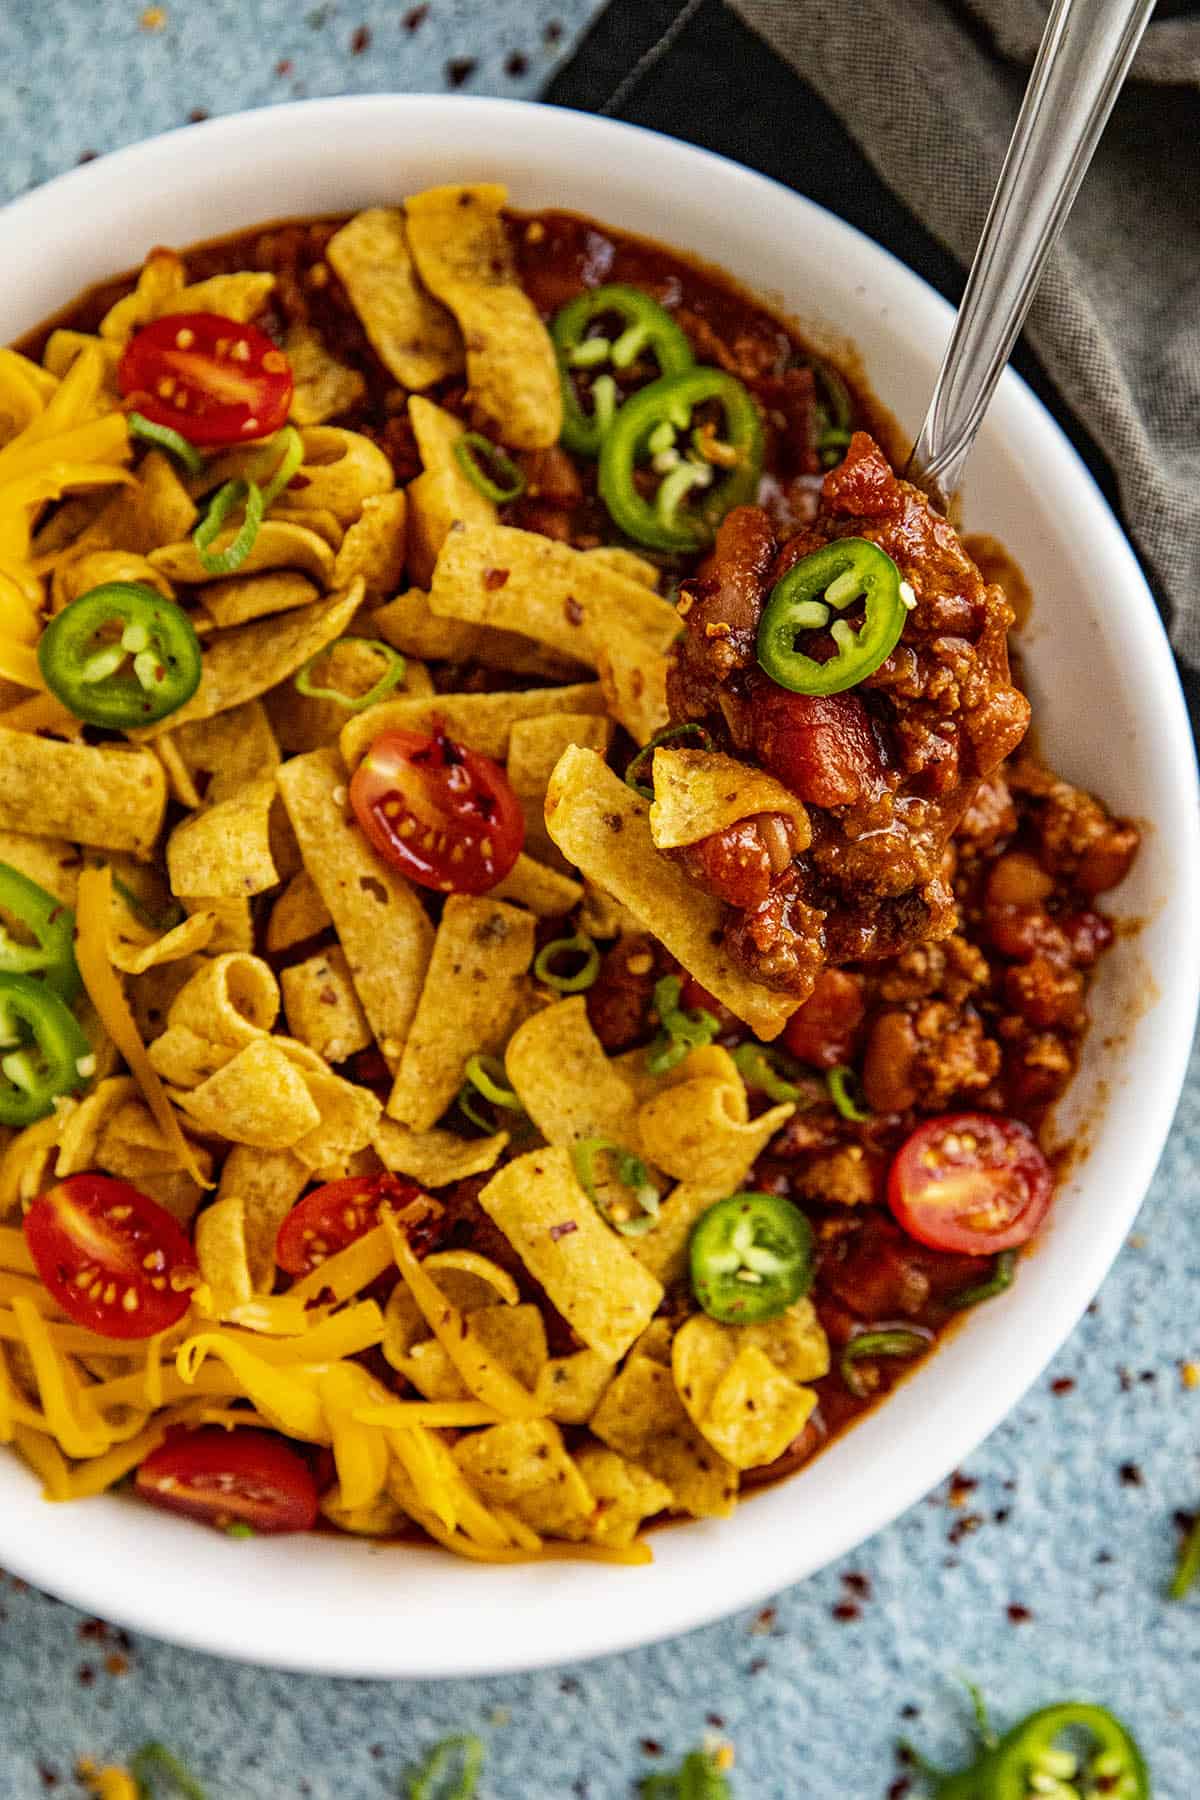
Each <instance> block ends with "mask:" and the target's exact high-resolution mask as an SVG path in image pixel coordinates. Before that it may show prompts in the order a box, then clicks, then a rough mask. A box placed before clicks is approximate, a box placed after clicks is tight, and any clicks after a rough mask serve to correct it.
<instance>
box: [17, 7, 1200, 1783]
mask: <svg viewBox="0 0 1200 1800" xmlns="http://www.w3.org/2000/svg"><path fill="white" fill-rule="evenodd" d="M144 10H145V9H144V8H143V7H142V6H140V5H139V4H138V0H42V3H41V4H38V5H36V6H35V5H31V4H26V3H24V0H18V3H14V0H7V4H2V3H0V67H2V68H3V69H4V70H5V72H6V73H5V79H4V82H3V85H2V87H0V151H2V155H0V191H2V192H3V193H5V194H15V193H17V192H19V191H21V190H22V189H23V188H25V187H27V186H29V185H30V184H31V183H34V182H37V181H41V180H44V179H45V178H46V177H48V176H49V175H52V174H54V173H56V172H58V170H60V169H63V168H66V167H69V166H70V165H71V164H72V163H73V162H75V161H76V160H77V159H78V158H79V156H80V155H81V154H83V153H84V152H87V151H97V152H99V151H103V150H106V149H110V148H114V147H115V146H117V145H118V144H122V143H126V142H129V141H132V140H134V139H136V138H139V137H142V136H146V135H148V134H150V133H152V132H155V131H159V130H162V129H165V128H167V127H168V126H171V125H175V124H179V123H181V122H183V121H184V120H186V118H187V117H188V115H189V114H190V113H191V112H192V111H193V110H194V109H202V110H204V111H206V112H208V113H212V114H216V113H220V112H231V111H235V110H237V109H238V108H240V107H244V106H250V105H259V104H265V103H268V102H271V101H275V100H284V99H289V98H291V97H293V96H295V95H297V94H323V93H334V92H340V91H346V90H353V91H370V90H373V89H398V88H408V89H432V90H435V91H436V90H438V89H441V88H443V87H445V86H446V85H447V84H448V80H449V78H448V76H447V74H446V66H447V64H448V63H449V62H450V61H451V60H452V59H455V58H460V57H465V58H473V59H475V63H476V66H475V69H474V70H473V71H472V72H471V73H470V74H469V75H468V76H467V78H466V86H467V87H468V89H469V90H474V91H480V92H494V93H503V94H514V95H519V94H532V93H535V92H536V91H537V89H538V87H539V86H540V84H541V83H542V82H543V81H544V79H545V78H546V76H547V75H548V73H549V72H550V69H551V67H552V66H553V63H554V60H555V58H556V57H557V56H558V55H560V54H562V53H563V52H565V50H566V49H567V48H568V47H569V44H570V41H571V39H572V37H573V36H574V34H575V33H576V32H577V31H578V30H579V28H580V27H581V26H582V25H583V24H584V22H585V21H586V19H587V17H588V15H589V13H590V12H591V11H592V10H593V7H592V5H591V0H488V4H487V5H486V7H484V6H481V5H475V4H472V3H471V0H432V5H431V7H430V9H429V12H428V16H427V17H426V18H425V19H424V21H423V22H422V23H420V24H419V25H418V26H417V28H416V29H415V30H410V29H408V28H406V26H405V23H404V19H405V14H406V13H408V12H409V11H410V8H409V7H408V6H406V5H405V4H403V0H401V3H387V0H338V3H337V4H326V5H312V6H305V4H304V3H303V0H301V3H300V4H297V5H289V4H287V3H286V0H241V3H240V4H233V3H232V0H206V3H205V4H201V3H200V0H173V3H169V4H168V5H167V6H166V8H165V12H166V15H167V16H166V22H165V25H164V26H163V28H162V29H161V30H149V29H145V28H143V26H142V25H141V24H140V19H141V16H142V14H143V12H144ZM364 25H365V26H366V27H368V28H369V31H370V42H369V44H368V45H367V46H366V47H365V48H364V49H362V50H361V51H360V52H359V53H358V54H354V53H353V52H352V43H353V42H355V41H361V34H360V37H359V39H357V40H356V39H355V33H356V32H358V30H359V27H361V26H364ZM552 25H557V26H559V27H560V28H561V30H560V33H555V32H554V31H551V32H550V38H551V40H553V41H550V42H548V41H547V28H548V27H551V26H552ZM514 53H516V54H517V55H519V56H523V57H524V58H526V60H527V66H526V68H525V70H524V72H516V73H514V72H511V71H512V70H514V69H518V68H519V65H517V64H514V63H512V62H511V61H510V59H511V58H512V57H513V56H514ZM284 64H287V65H290V66H288V67H284V66H283V65H284ZM506 65H507V67H506ZM267 210H269V208H268V209H267ZM1198 1153H1200V1059H1198V1060H1197V1061H1196V1062H1195V1063H1194V1065H1193V1070H1192V1077H1191V1081H1190V1085H1189V1088H1188V1090H1187V1093H1186V1095H1185V1099H1184V1103H1183V1106H1182V1109H1181V1112H1180V1116H1179V1119H1178V1120H1177V1123H1176V1127H1175V1131H1174V1134H1173V1137H1172V1140H1171V1143H1170V1146H1169V1148H1168V1151H1167V1154H1166V1157H1165V1159H1164V1162H1163V1166H1162V1168H1161V1169H1160V1171H1159V1174H1158V1177H1157V1180H1156V1182H1155V1184H1154V1188H1153V1191H1152V1193H1151V1196H1150V1199H1149V1201H1148V1202H1147V1205H1146V1208H1145V1211H1144V1212H1143V1214H1142V1217H1141V1219H1140V1220H1139V1223H1138V1226H1137V1233H1136V1236H1135V1238H1133V1239H1132V1240H1131V1241H1130V1245H1129V1247H1128V1248H1127V1249H1126V1250H1125V1252H1124V1254H1123V1255H1122V1257H1121V1259H1120V1261H1119V1263H1118V1265H1117V1267H1116V1268H1115V1270H1114V1271H1113V1273H1112V1275H1111V1276H1110V1277H1109V1280H1108V1281H1107V1283H1106V1284H1105V1287H1104V1289H1103V1291H1102V1292H1101V1294H1100V1296H1099V1299H1098V1301H1097V1303H1096V1306H1095V1307H1094V1308H1093V1310H1092V1312H1091V1313H1090V1314H1089V1316H1088V1317H1087V1318H1086V1319H1085V1320H1084V1321H1083V1323H1082V1324H1081V1325H1080V1327H1079V1329H1078V1330H1077V1331H1076V1333H1075V1334H1074V1336H1073V1337H1072V1339H1071V1341H1070V1343H1069V1344H1068V1345H1067V1347H1066V1348H1065V1350H1064V1351H1063V1352H1062V1354H1061V1355H1060V1357H1059V1358H1058V1360H1057V1362H1056V1364H1055V1366H1054V1367H1053V1368H1052V1369H1051V1370H1050V1371H1049V1372H1048V1373H1047V1375H1046V1377H1045V1378H1044V1379H1043V1380H1042V1381H1041V1382H1040V1383H1039V1384H1038V1386H1037V1388H1036V1389H1035V1391H1034V1392H1033V1393H1031V1394H1030V1395H1029V1396H1028V1397H1027V1398H1026V1400H1025V1401H1024V1402H1023V1403H1022V1405H1021V1406H1020V1407H1018V1409H1017V1410H1016V1412H1015V1413H1014V1414H1013V1415H1012V1416H1011V1417H1010V1418H1009V1419H1008V1420H1007V1421H1006V1423H1005V1424H1004V1425H1003V1426H1002V1427H1001V1428H1000V1430H999V1431H997V1432H996V1433H995V1434H994V1435H993V1437H992V1438H991V1439H989V1441H988V1442H987V1443H986V1444H985V1445H984V1446H983V1447H982V1449H981V1450H980V1451H979V1452H978V1453H977V1454H976V1455H975V1456H974V1457H972V1458H971V1460H970V1463H969V1465H968V1467H967V1469H966V1470H965V1471H964V1473H965V1475H966V1476H967V1477H968V1478H969V1481H970V1482H973V1483H974V1484H975V1485H974V1486H969V1485H968V1483H967V1482H963V1483H961V1484H960V1486H959V1488H958V1490H957V1491H956V1493H955V1494H954V1496H953V1499H954V1500H956V1501H957V1502H958V1504H952V1503H951V1501H952V1496H951V1495H950V1494H949V1493H948V1492H947V1491H946V1490H942V1491H941V1492H939V1493H938V1494H936V1495H933V1496H931V1497H930V1499H929V1500H928V1501H926V1502H925V1503H924V1504H922V1505H920V1506H918V1507H916V1508H914V1509H913V1510H912V1511H911V1512H910V1513H908V1514H907V1515H906V1516H905V1517H904V1518H902V1519H901V1520H900V1521H899V1522H898V1523H897V1524H895V1525H894V1526H893V1527H891V1529H890V1530H888V1531H885V1532H883V1533H882V1534H881V1535H880V1536H879V1537H878V1538H876V1539H875V1540H874V1541H873V1542H872V1543H871V1544H869V1545H868V1546H866V1547H865V1548H864V1549H863V1550H861V1551H860V1552H858V1553H856V1554H855V1555H854V1556H853V1557H851V1558H849V1559H848V1560H846V1561H845V1562H843V1563H841V1564H839V1565H837V1566H836V1567H834V1568H832V1569H829V1570H827V1571H826V1572H825V1573H824V1574H822V1575H820V1576H818V1577H816V1578H815V1579H813V1580H811V1581H809V1582H807V1583H805V1584H804V1585H803V1586H801V1587H798V1588H794V1589H792V1590H791V1591H790V1592H788V1593H787V1594H785V1595H784V1596H783V1597H781V1599H780V1600H779V1601H778V1603H777V1606H776V1608H775V1609H774V1612H773V1614H764V1615H755V1614H747V1615H743V1616H740V1617H736V1618H734V1619H731V1620H729V1621H727V1622H726V1623H724V1624H721V1625H717V1626H713V1627H711V1628H709V1629H707V1630H704V1631H700V1632H696V1633H694V1634H692V1635H691V1636H690V1637H687V1638H684V1639H681V1640H678V1641H676V1642H674V1643H671V1644H667V1645H663V1646H659V1647H657V1648H655V1649H651V1650H646V1651H643V1652H640V1653H638V1654H635V1655H631V1656H626V1657H622V1658H619V1659H610V1660H608V1661H606V1662H601V1663H596V1664H592V1665H589V1666H587V1667H584V1668H580V1669H575V1670H572V1671H569V1672H552V1673H546V1674H541V1675H532V1676H521V1677H513V1678H511V1679H503V1680H492V1681H482V1682H449V1683H436V1684H435V1683H429V1684H417V1685H413V1686H407V1687H402V1686H398V1685H393V1684H385V1683H373V1682H362V1683H330V1682H327V1681H320V1680H309V1679H306V1678H302V1677H296V1676H284V1675H274V1674H270V1673H266V1672H261V1671H255V1670H249V1669H244V1668H240V1667H233V1666H228V1665H224V1664H222V1663H219V1662H216V1661H213V1660H211V1659H209V1658H205V1657H199V1656H194V1655H191V1654H189V1653H186V1652H183V1651H178V1650H173V1649H169V1648H166V1647H164V1646H162V1645H160V1644H156V1643H154V1642H152V1641H150V1640H136V1641H134V1642H133V1643H132V1644H128V1645H125V1644H122V1643H121V1642H119V1641H118V1639H117V1637H116V1634H109V1635H108V1636H107V1638H106V1637H105V1636H103V1635H102V1634H101V1633H100V1631H99V1629H98V1628H96V1627H94V1626H93V1627H90V1628H89V1627H87V1625H86V1622H85V1621H84V1620H83V1619H82V1617H81V1616H80V1615H79V1614H77V1613H75V1612H73V1611H72V1610H71V1609H69V1608H66V1607H62V1606H58V1605H56V1604H54V1603H53V1602H50V1601H48V1600H46V1599H44V1598H42V1597H40V1596H39V1595H37V1594H35V1593H32V1592H29V1591H27V1590H23V1589H21V1588H20V1587H19V1586H17V1585H14V1584H12V1583H9V1582H5V1583H4V1584H3V1585H2V1586H0V1698H2V1700H3V1708H4V1725H3V1729H2V1730H0V1796H3V1797H5V1800H7V1797H8V1796H13V1797H14V1800H26V1796H29V1797H30V1800H33V1797H35V1796H38V1795H41V1794H44V1793H45V1792H47V1791H53V1792H58V1793H77V1792H78V1791H79V1790H78V1789H77V1788H76V1787H75V1784H74V1782H73V1780H72V1776H71V1771H72V1768H73V1765H74V1762H75V1759H76V1757H77V1756H79V1755H80V1754H84V1753H86V1754H90V1755H93V1756H97V1757H107V1756H111V1757H120V1756H122V1755H124V1754H127V1753H128V1752H129V1751H130V1750H131V1749H132V1748H133V1747H135V1746H136V1745H137V1744H139V1743H141V1742H142V1741H144V1740H145V1739H146V1738H150V1737H157V1738H160V1739H162V1740H163V1741H165V1742H167V1743H169V1744H171V1745H172V1746H174V1747H175V1748H176V1749H177V1750H178V1751H179V1752H180V1753H181V1754H182V1755H183V1756H184V1757H185V1758H186V1760H187V1761H188V1762H189V1763H190V1764H191V1766H192V1767H193V1768H194V1769H195V1770H196V1771H198V1772H202V1773H203V1777H204V1780H205V1784H206V1788H207V1792H208V1794H209V1795H210V1796H211V1800H301V1797H302V1796H312V1800H335V1797H336V1800H372V1797H374V1796H379V1797H380V1800H382V1797H383V1796H386V1795H395V1794H396V1793H397V1792H398V1791H399V1789H398V1783H399V1776H400V1772H401V1771H402V1769H404V1768H405V1767H406V1766H407V1765H409V1764H410V1763H411V1762H412V1761H413V1760H414V1758H415V1757H416V1756H417V1755H418V1754H419V1752H420V1751H421V1750H422V1749H423V1748H427V1747H428V1746H429V1745H430V1744H432V1743H433V1742H434V1741H436V1739H437V1738H439V1737H440V1736H441V1735H442V1734H444V1733H445V1732H447V1731H454V1730H462V1729H467V1728H473V1729H479V1730H480V1731H481V1732H482V1733H483V1735H484V1736H485V1738H486V1739H487V1742H488V1748H489V1757H488V1767H487V1774H486V1777H485V1781H484V1784H483V1789H482V1796H481V1800H563V1797H570V1796H572V1795H578V1796H586V1800H623V1797H624V1796H626V1795H628V1794H630V1793H631V1791H632V1784H633V1782H634V1780H635V1778H636V1777H637V1776H638V1775H639V1774H640V1773H643V1772H644V1771H646V1770H647V1769H649V1768H652V1767H654V1766H656V1760H658V1763H659V1766H661V1760H659V1759H655V1758H654V1757H652V1756H648V1755H647V1754H645V1753H644V1752H643V1749H642V1747H641V1744H640V1740H642V1739H645V1740H647V1741H651V1740H652V1741H653V1742H655V1743H657V1744H659V1745H661V1746H662V1747H663V1751H664V1753H665V1754H666V1755H671V1756H674V1757H677V1756H678V1754H679V1753H681V1752H682V1751H684V1750H685V1749H687V1748H688V1747H690V1746H691V1745H692V1744H694V1743H695V1742H696V1741H697V1740H698V1739H699V1738H700V1737H701V1735H702V1734H703V1732H704V1731H705V1729H706V1726H708V1725H713V1726H715V1727H716V1728H718V1729H720V1730H721V1731H722V1732H724V1733H725V1734H727V1735H728V1736H730V1737H731V1738H732V1739H733V1740H734V1741H735V1743H736V1746H737V1755H738V1765H737V1774H736V1778H735V1785H736V1791H737V1794H738V1796H739V1800H884V1797H885V1796H886V1795H887V1793H888V1790H889V1787H890V1785H891V1783H892V1782H893V1781H894V1780H895V1779H896V1776H897V1769H896V1765H895V1762H894V1759H893V1744H894V1740H895V1738H896V1736H897V1735H898V1734H899V1733H901V1732H908V1733H910V1734H911V1735H913V1736H914V1737H915V1738H917V1740H918V1741H919V1742H920V1743H921V1744H922V1746H923V1747H925V1748H927V1749H929V1751H930V1752H931V1753H933V1754H935V1755H941V1756H945V1757H948V1758H953V1757H954V1755H955V1754H957V1753H958V1752H959V1751H960V1750H962V1749H963V1748H965V1742H966V1740H965V1726H966V1708H965V1705H964V1703H963V1700H962V1698H961V1695H960V1692H959V1690H958V1689H957V1687H956V1685H955V1678H956V1674H957V1673H960V1672H961V1673H966V1674H970V1675H972V1676H973V1677H975V1678H976V1679H978V1680H979V1681H980V1682H982V1683H983V1685H984V1686H985V1687H986V1688H987V1689H988V1691H989V1693H990V1694H991V1695H992V1696H993V1697H994V1699H995V1702H996V1705H997V1708H998V1709H999V1710H1000V1712H1001V1714H1002V1716H1004V1717H1007V1716H1009V1715H1010V1714H1011V1715H1015V1714H1017V1713H1020V1712H1022V1711H1024V1710H1026V1709H1028V1708H1030V1707H1033V1706H1035V1705H1037V1704H1039V1703H1041V1702H1043V1701H1045V1700H1047V1699H1050V1698H1057V1697H1059V1696H1061V1695H1064V1694H1067V1693H1078V1694H1085V1695H1088V1696H1091V1697H1095V1698H1098V1699H1103V1700H1107V1701H1109V1702H1110V1703H1112V1704H1113V1705H1115V1706H1117V1707H1119V1708H1120V1709H1121V1710H1122V1711H1123V1712H1125V1713H1126V1714H1127V1715H1128V1717H1129V1718H1130V1719H1131V1720H1132V1721H1133V1722H1134V1723H1135V1724H1136V1726H1137V1728H1138V1731H1139V1733H1140V1735H1141V1737H1142V1740H1143V1742H1144V1745H1145V1747H1146V1750H1147V1752H1148V1754H1149V1758H1150V1762H1151V1765H1152V1768H1153V1772H1154V1777H1155V1792H1156V1794H1157V1795H1158V1796H1159V1800H1195V1796H1196V1794H1197V1792H1198V1791H1200V1777H1198V1776H1197V1773H1196V1770H1197V1766H1198V1764H1200V1755H1198V1751H1200V1729H1198V1727H1197V1708H1196V1686H1197V1676H1198V1674H1200V1600H1197V1601H1196V1602H1195V1603H1194V1604H1192V1605H1191V1606H1190V1607H1168V1606H1166V1605H1165V1604H1163V1602H1162V1599H1161V1595H1162V1590H1163V1587H1164V1584H1165V1581H1166V1579H1167V1577H1168V1574H1169V1570H1170V1563H1171V1558H1172V1554H1173V1549H1174V1544H1175V1532H1174V1526H1173V1524H1172V1514H1173V1512H1174V1511H1175V1509H1177V1508H1193V1507H1195V1506H1196V1505H1197V1503H1198V1502H1200V1454H1198V1451H1200V1391H1196V1392H1194V1393H1193V1392H1188V1391H1186V1390H1185V1389H1184V1387H1183V1385H1182V1381H1181V1377H1180V1372H1179V1365H1180V1363H1181V1362H1182V1361H1185V1360H1188V1359H1192V1358H1195V1359H1197V1360H1198V1361H1200V1320H1198V1319H1197V1309H1196V1304H1195V1296H1196V1293H1197V1281H1198V1279H1200V1246H1198V1245H1197V1241H1196V1238H1195V1235H1194V1231H1193V1230H1192V1226H1191V1207H1192V1203H1193V1202H1194V1200H1195V1197H1196V1195H1197V1192H1198V1186H1200V1184H1198V1182H1197V1175H1196V1163H1197V1155H1198ZM1122 1471H1124V1473H1122ZM799 1528H802V1527H801V1526H800V1525H798V1529H799ZM860 1577H865V1580H866V1589H865V1593H864V1583H863V1581H862V1580H860V1579H859V1578H860ZM848 1578H853V1579H848ZM1010 1608H1024V1609H1027V1612H1028V1614H1029V1615H1030V1616H1029V1617H1025V1616H1024V1615H1023V1614H1021V1613H1019V1612H1018V1613H1016V1614H1014V1615H1011V1616H1010V1612H1009V1609H1010ZM839 1611H840V1613H841V1614H842V1615H843V1616H841V1617H839V1616H838V1613H839ZM848 1615H854V1616H848ZM114 1656H115V1657H116V1658H117V1659H118V1660H115V1661H114V1662H113V1663H112V1665H111V1667H109V1666H106V1660H105V1659H106V1657H114ZM907 1702H914V1703H915V1704H917V1705H918V1706H919V1707H920V1709H921V1716H920V1718H918V1719H916V1720H913V1719H902V1718H901V1709H902V1707H904V1705H905V1704H906V1703H907ZM710 1715H711V1718H710ZM39 1765H41V1772H40V1771H39ZM52 1777H53V1778H56V1780H54V1781H53V1783H52Z"/></svg>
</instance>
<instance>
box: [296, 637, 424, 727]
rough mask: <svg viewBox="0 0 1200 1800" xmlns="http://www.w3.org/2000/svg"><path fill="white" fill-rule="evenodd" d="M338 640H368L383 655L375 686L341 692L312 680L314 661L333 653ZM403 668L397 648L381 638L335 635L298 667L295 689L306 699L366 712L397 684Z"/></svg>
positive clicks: (402, 676) (351, 642)
mask: <svg viewBox="0 0 1200 1800" xmlns="http://www.w3.org/2000/svg"><path fill="white" fill-rule="evenodd" d="M339 644H369V645H370V647H371V649H372V650H377V651H378V652H379V654H380V656H382V657H383V659H384V671H383V674H382V675H381V676H380V677H379V680H378V681H377V682H376V683H375V685H374V687H369V688H368V689H367V691H366V693H365V694H344V693H343V692H342V690H341V689H340V688H335V687H318V686H317V685H316V683H315V682H314V681H313V678H312V672H313V670H314V669H315V668H316V666H317V664H318V663H319V662H321V661H322V660H323V659H324V658H325V657H327V656H332V654H333V652H334V651H335V650H336V649H337V647H338V645H339ZM404 671H405V662H404V658H403V657H402V656H401V654H400V652H399V651H398V650H393V648H392V646H391V645H390V644H385V643H384V642H383V639H382V638H365V637H354V636H353V635H352V636H349V637H340V638H335V639H334V640H333V643H332V644H326V645H325V646H324V648H323V649H321V650H318V651H317V653H316V655H315V656H310V657H309V659H308V661H307V662H306V663H305V664H304V665H303V667H302V668H300V669H297V671H296V674H295V677H294V685H295V689H296V692H297V693H298V694H303V695H304V697H305V699H306V700H333V701H334V702H335V703H336V704H337V705H338V706H343V707H345V709H346V711H347V712H351V713H360V712H365V711H366V710H367V708H368V706H375V705H376V704H377V703H378V702H379V701H380V700H382V699H383V698H384V696H385V694H390V693H391V691H392V689H393V688H394V687H399V686H400V683H401V682H402V681H403V680H404Z"/></svg>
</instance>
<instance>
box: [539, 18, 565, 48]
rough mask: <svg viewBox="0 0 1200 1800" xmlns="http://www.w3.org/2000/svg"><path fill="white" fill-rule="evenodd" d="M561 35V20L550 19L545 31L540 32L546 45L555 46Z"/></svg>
mask: <svg viewBox="0 0 1200 1800" xmlns="http://www.w3.org/2000/svg"><path fill="white" fill-rule="evenodd" d="M562 34H563V28H562V22H561V20H559V19H551V20H550V22H549V23H548V25H547V26H546V28H545V30H544V31H543V32H542V37H543V38H544V39H545V41H546V43H548V44H557V43H560V42H561V41H562Z"/></svg>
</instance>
